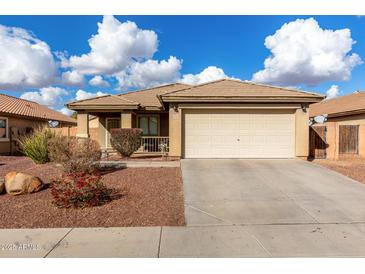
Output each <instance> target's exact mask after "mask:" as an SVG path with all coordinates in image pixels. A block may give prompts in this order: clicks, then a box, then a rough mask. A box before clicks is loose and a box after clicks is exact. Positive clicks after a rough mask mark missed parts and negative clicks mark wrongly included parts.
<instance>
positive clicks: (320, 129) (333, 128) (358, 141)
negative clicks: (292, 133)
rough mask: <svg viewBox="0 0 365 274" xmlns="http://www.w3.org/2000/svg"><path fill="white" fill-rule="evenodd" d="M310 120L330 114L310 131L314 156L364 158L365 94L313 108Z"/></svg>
mask: <svg viewBox="0 0 365 274" xmlns="http://www.w3.org/2000/svg"><path fill="white" fill-rule="evenodd" d="M309 113H310V117H315V116H318V115H328V117H327V122H325V123H324V124H315V125H313V126H312V131H311V140H312V142H311V156H313V157H316V158H327V159H332V160H333V159H338V158H339V157H341V156H345V155H346V156H351V155H353V156H365V92H355V93H352V94H349V95H345V96H341V97H337V98H334V99H329V100H323V101H322V102H320V103H317V104H312V105H311V106H310V111H309Z"/></svg>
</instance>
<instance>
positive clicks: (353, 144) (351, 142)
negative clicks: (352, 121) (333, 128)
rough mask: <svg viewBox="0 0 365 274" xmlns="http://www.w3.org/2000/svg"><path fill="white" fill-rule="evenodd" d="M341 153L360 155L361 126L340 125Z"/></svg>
mask: <svg viewBox="0 0 365 274" xmlns="http://www.w3.org/2000/svg"><path fill="white" fill-rule="evenodd" d="M339 153H340V154H358V153H359V126H358V125H340V126H339Z"/></svg>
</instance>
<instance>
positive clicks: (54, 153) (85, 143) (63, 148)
mask: <svg viewBox="0 0 365 274" xmlns="http://www.w3.org/2000/svg"><path fill="white" fill-rule="evenodd" d="M48 149H49V157H50V159H51V161H52V162H55V163H59V164H61V165H62V167H63V170H64V171H65V172H66V173H71V172H86V173H94V172H95V171H97V166H96V163H95V162H96V161H99V160H100V158H101V150H100V147H99V144H98V143H97V142H96V141H95V140H92V139H90V138H76V137H65V136H59V135H58V136H55V137H54V138H53V139H52V140H50V141H49V144H48Z"/></svg>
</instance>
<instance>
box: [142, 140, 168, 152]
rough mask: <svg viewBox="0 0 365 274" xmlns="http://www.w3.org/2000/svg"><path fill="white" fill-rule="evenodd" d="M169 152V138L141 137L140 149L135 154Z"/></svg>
mask: <svg viewBox="0 0 365 274" xmlns="http://www.w3.org/2000/svg"><path fill="white" fill-rule="evenodd" d="M164 151H165V152H166V153H167V152H169V137H163V136H143V137H142V142H141V147H140V148H139V149H138V151H136V152H137V153H161V154H162V153H163V152H164Z"/></svg>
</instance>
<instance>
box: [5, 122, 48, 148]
mask: <svg viewBox="0 0 365 274" xmlns="http://www.w3.org/2000/svg"><path fill="white" fill-rule="evenodd" d="M0 116H1V117H7V118H8V123H9V136H10V134H11V132H10V131H11V128H13V130H12V131H13V133H15V135H17V132H16V131H15V128H16V129H17V131H19V132H25V129H26V128H27V127H29V128H37V127H42V126H47V125H48V123H47V122H45V121H35V120H30V119H24V118H19V117H9V116H5V115H0ZM13 136H14V135H13ZM11 147H12V150H13V152H15V144H14V142H13V144H12V146H11V145H10V140H9V141H8V140H0V154H3V155H8V154H9V153H10V148H11Z"/></svg>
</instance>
